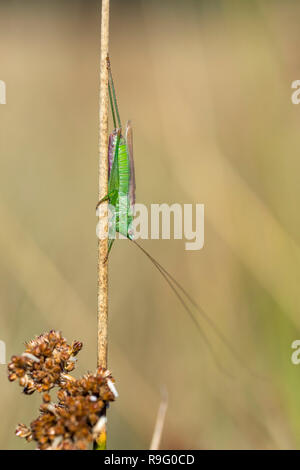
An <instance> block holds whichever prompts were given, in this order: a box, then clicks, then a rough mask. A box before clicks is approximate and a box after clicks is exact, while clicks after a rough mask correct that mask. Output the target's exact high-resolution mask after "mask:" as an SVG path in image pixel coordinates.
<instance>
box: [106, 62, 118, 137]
mask: <svg viewBox="0 0 300 470" xmlns="http://www.w3.org/2000/svg"><path fill="white" fill-rule="evenodd" d="M106 63H107V70H108V90H109V96H110V103H111V106H112V110H113V108H114V111H115V113H116V116H117V121H118V126H119V128H120V129H121V127H122V124H121V118H120V113H119V107H118V101H117V96H116V90H115V85H114V80H113V76H112V73H111V65H110V60H109V56H107V57H106ZM112 103H113V105H112ZM114 111H112V113H113V115H114ZM113 119H114V123H115V122H116V121H115V117H114V116H113ZM115 128H116V124H115Z"/></svg>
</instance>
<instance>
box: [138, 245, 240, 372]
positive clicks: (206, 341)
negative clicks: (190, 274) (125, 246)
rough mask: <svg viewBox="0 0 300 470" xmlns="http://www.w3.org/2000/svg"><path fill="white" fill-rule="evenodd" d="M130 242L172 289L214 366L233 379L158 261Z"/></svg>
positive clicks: (139, 246)
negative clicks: (221, 363) (204, 345)
mask: <svg viewBox="0 0 300 470" xmlns="http://www.w3.org/2000/svg"><path fill="white" fill-rule="evenodd" d="M130 241H132V242H133V243H134V244H135V245H136V246H137V247H138V248H139V249H140V250H141V251H142V252H143V253H144V254H145V255H146V256H147V258H148V259H149V260H150V261H151V262H152V263H153V265H154V266H155V267H156V269H157V270H158V271H159V272H160V274H161V275H162V277H163V278H164V279H165V281H166V282H167V283H168V285H169V287H170V288H171V289H172V291H173V292H174V294H175V295H176V297H177V299H178V300H179V302H180V303H181V305H182V306H183V308H184V309H185V311H186V312H187V313H188V315H189V317H190V318H191V320H192V322H193V323H194V325H195V326H196V328H197V330H198V332H199V334H200V335H201V337H202V339H203V341H204V342H205V344H206V346H207V348H208V350H209V352H210V354H211V356H212V358H213V360H214V362H215V364H216V366H217V367H218V369H219V370H220V371H221V372H222V373H223V374H225V375H226V376H227V377H230V378H231V379H233V378H234V377H233V376H232V374H230V373H229V372H228V371H227V370H225V369H224V368H223V367H222V366H221V365H220V363H219V361H218V357H217V354H216V352H215V350H214V349H213V347H212V345H211V343H210V341H209V339H208V337H207V336H206V334H205V333H204V331H203V330H202V328H201V327H200V325H199V323H198V321H197V319H196V317H195V315H194V314H193V312H192V310H191V309H190V308H189V306H188V305H187V304H186V302H185V301H184V299H183V298H182V296H181V295H180V294H179V292H178V290H177V289H176V288H175V287H174V285H173V284H172V280H171V278H170V279H169V277H168V274H167V271H166V270H165V269H164V268H163V267H162V266H161V265H160V264H159V263H158V261H156V260H155V259H154V258H153V257H152V256H151V255H150V253H148V252H147V251H146V250H145V249H144V248H143V247H142V246H141V245H139V243H137V241H135V240H132V239H130Z"/></svg>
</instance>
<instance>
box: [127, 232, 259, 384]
mask: <svg viewBox="0 0 300 470" xmlns="http://www.w3.org/2000/svg"><path fill="white" fill-rule="evenodd" d="M131 241H132V242H133V243H134V244H135V245H136V246H137V247H138V248H139V249H140V250H141V251H142V252H143V253H144V254H145V255H146V256H147V258H148V259H149V260H150V261H151V262H152V263H153V264H154V266H155V267H156V268H157V269H158V271H159V272H160V273H161V275H162V276H163V278H164V279H165V280H166V281H167V283H168V284H169V286H170V288H171V289H172V291H173V292H174V294H175V295H176V297H177V298H178V299H179V301H180V303H181V304H182V306H183V307H184V309H185V311H186V312H187V313H188V314H189V316H190V318H191V319H192V321H193V322H194V324H195V325H196V326H197V329H198V331H199V332H200V334H201V336H202V338H203V339H204V340H205V343H206V345H207V346H208V348H209V350H210V352H211V353H212V355H213V357H214V360H215V362H216V363H217V365H218V367H219V369H220V368H221V367H220V364H219V363H218V362H217V358H216V354H215V352H214V351H213V349H212V346H211V344H210V342H209V340H208V338H207V336H206V335H205V333H204V332H203V330H202V329H201V328H200V326H199V323H198V320H197V318H196V317H195V315H194V313H193V312H192V310H191V309H190V308H189V307H188V305H187V304H186V303H185V301H184V300H183V298H182V297H181V295H180V294H179V292H178V290H180V291H181V292H182V293H183V294H184V295H185V296H186V298H187V299H188V300H189V302H190V303H191V304H192V305H193V307H194V308H195V309H196V310H197V312H198V313H199V314H200V315H201V316H202V317H203V318H204V319H205V320H206V321H207V323H208V324H209V325H210V327H211V328H212V329H213V331H214V332H215V334H216V335H217V336H218V337H219V338H220V340H221V341H222V343H223V344H224V345H225V346H226V348H227V349H228V351H229V352H230V353H231V355H232V356H233V357H234V359H235V360H236V361H237V362H238V363H239V364H240V365H241V366H242V367H243V368H244V369H246V370H247V371H248V373H249V374H250V375H252V376H253V377H255V378H258V379H260V380H266V379H265V377H261V376H259V375H258V374H256V373H255V372H253V371H252V370H251V369H250V368H249V366H248V365H247V364H245V363H244V361H243V360H242V359H241V357H240V356H239V355H238V352H237V351H236V350H235V349H234V348H233V347H232V345H231V343H230V342H229V341H228V339H227V338H226V337H225V336H224V334H223V333H222V331H221V330H220V329H219V328H218V327H217V325H216V324H215V323H214V322H213V320H212V319H211V318H210V317H209V316H208V315H207V313H206V312H205V311H204V310H203V308H201V307H200V306H199V305H198V304H197V302H196V301H195V300H194V299H193V298H192V297H191V296H190V294H189V293H188V292H187V291H186V290H185V289H184V287H182V285H181V284H180V283H179V282H178V281H177V280H176V279H175V278H174V277H173V276H172V275H171V274H170V273H169V272H168V271H167V270H166V269H165V268H164V267H163V266H162V265H161V264H160V263H159V262H158V261H157V260H156V259H155V258H153V256H152V255H150V253H148V251H146V250H145V248H143V247H142V246H141V245H140V244H139V243H137V241H136V240H131ZM221 369H222V368H221ZM222 371H223V372H224V370H223V369H222ZM225 373H226V374H227V375H228V373H227V372H225Z"/></svg>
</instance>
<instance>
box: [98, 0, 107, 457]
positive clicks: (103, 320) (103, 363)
mask: <svg viewBox="0 0 300 470" xmlns="http://www.w3.org/2000/svg"><path fill="white" fill-rule="evenodd" d="M108 45H109V0H102V13H101V64H100V99H99V108H100V109H99V200H100V199H101V198H102V197H104V196H105V195H106V194H107V191H108V155H107V153H108V70H107V66H106V58H107V55H108ZM101 206H102V207H101V211H100V212H99V214H100V215H99V222H100V229H101V233H102V234H103V233H108V203H107V202H104V203H103V204H102V205H101ZM107 254H108V239H107V238H99V240H98V304H97V305H98V329H97V331H98V347H97V363H98V367H104V368H106V367H107V343H108V340H107V335H108V262H107ZM96 448H97V449H98V450H102V449H105V448H106V425H105V426H104V427H103V428H102V431H101V433H100V435H99V438H98V439H97V442H96Z"/></svg>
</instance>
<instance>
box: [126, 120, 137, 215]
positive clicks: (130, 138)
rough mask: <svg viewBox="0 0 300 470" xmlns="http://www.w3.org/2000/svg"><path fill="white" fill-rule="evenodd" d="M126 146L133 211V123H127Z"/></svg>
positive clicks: (130, 199) (130, 198) (130, 200)
mask: <svg viewBox="0 0 300 470" xmlns="http://www.w3.org/2000/svg"><path fill="white" fill-rule="evenodd" d="M125 137H126V144H127V152H128V155H129V163H130V180H129V202H130V206H131V208H132V210H133V208H134V204H135V172H134V160H133V135H132V126H131V122H130V121H128V122H127V126H126V135H125Z"/></svg>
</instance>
